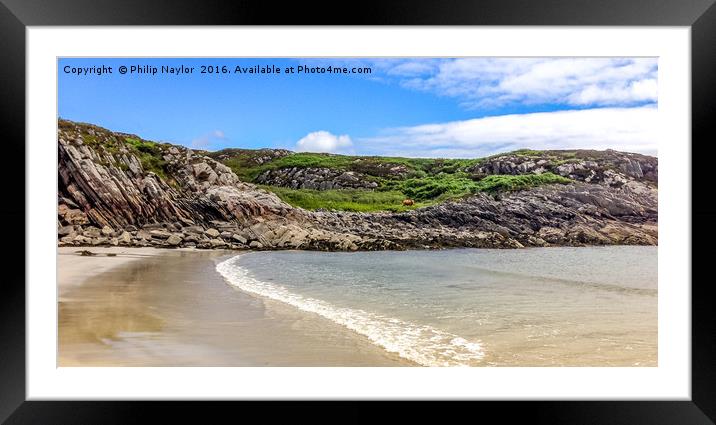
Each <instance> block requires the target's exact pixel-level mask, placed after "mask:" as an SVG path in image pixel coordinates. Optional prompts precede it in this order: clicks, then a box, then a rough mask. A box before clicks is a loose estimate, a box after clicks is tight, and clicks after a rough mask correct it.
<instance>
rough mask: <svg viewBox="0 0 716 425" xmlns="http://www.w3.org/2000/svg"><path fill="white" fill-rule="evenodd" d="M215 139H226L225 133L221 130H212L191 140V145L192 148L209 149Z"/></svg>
mask: <svg viewBox="0 0 716 425" xmlns="http://www.w3.org/2000/svg"><path fill="white" fill-rule="evenodd" d="M217 140H226V135H225V134H224V132H223V131H221V130H213V131H210V132H208V133H206V134H203V135H201V136H199V137H197V138H196V139H193V140H192V141H191V147H192V148H194V149H209V148H210V147H211V145H212V144H213V143H214V142H216V141H217Z"/></svg>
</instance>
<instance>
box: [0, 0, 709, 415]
mask: <svg viewBox="0 0 716 425" xmlns="http://www.w3.org/2000/svg"><path fill="white" fill-rule="evenodd" d="M317 10H320V13H318V12H317ZM266 24H269V25H286V24H290V25H295V24H312V25H314V24H315V25H319V24H331V25H567V26H583V25H586V26H686V27H690V28H691V42H692V46H691V60H692V64H691V65H692V111H691V112H692V145H691V149H692V175H691V179H692V197H691V199H692V205H691V211H692V221H691V225H692V228H695V229H696V230H697V231H696V232H692V252H691V254H692V256H691V258H692V281H693V284H692V286H691V294H692V347H691V349H692V364H691V367H692V376H691V383H692V392H691V400H688V401H670V400H664V401H559V402H552V401H531V402H494V401H493V402H477V403H479V406H477V408H478V409H480V416H482V417H485V418H489V417H499V418H501V421H505V422H509V421H511V420H514V419H517V418H522V419H526V418H529V421H530V422H537V423H539V422H547V423H552V424H554V423H569V424H580V423H590V424H595V423H610V424H620V423H624V424H641V423H644V424H709V423H714V421H716V326H714V325H715V324H716V312H715V309H714V307H713V306H712V304H713V303H714V302H715V301H716V299H715V298H714V297H713V294H714V291H713V289H712V287H713V283H712V280H713V279H709V273H708V269H707V266H706V264H708V263H707V262H706V261H698V260H699V259H702V260H706V259H707V258H709V257H711V255H710V254H711V252H712V251H713V249H711V248H710V247H709V245H710V244H711V243H712V242H711V241H712V240H713V239H714V237H715V236H716V231H715V230H714V226H713V224H712V223H713V222H714V221H715V219H716V206H713V205H714V203H713V202H711V200H710V198H711V193H712V190H713V189H712V188H713V180H712V176H711V173H712V172H713V171H712V168H713V166H712V165H711V164H710V162H711V161H712V158H716V156H714V155H712V152H713V151H714V144H716V137H714V136H715V135H714V131H713V130H712V129H711V128H710V126H709V124H710V123H711V121H713V120H714V118H716V61H714V58H716V6H715V5H714V0H690V1H679V0H661V1H658V0H608V1H593V0H592V1H588V0H543V1H529V0H490V1H459V2H450V3H447V2H445V3H442V2H433V3H428V2H424V1H422V2H416V1H394V2H390V3H388V2H377V1H364V2H355V3H353V2H344V3H342V4H341V5H340V7H335V8H327V7H322V6H316V7H313V6H311V5H310V4H307V3H305V2H291V3H286V4H282V5H281V6H277V5H275V4H273V3H271V2H268V1H263V2H261V1H235V2H231V3H229V2H226V3H224V2H219V1H202V2H193V1H187V0H175V1H171V2H165V1H153V2H150V1H147V0H125V1H121V2H119V1H116V0H115V1H110V0H75V1H51V0H44V1H43V0H0V46H1V47H0V52H1V53H2V56H0V58H1V59H0V84H1V86H0V87H2V91H1V92H0V93H1V94H0V104H1V105H2V114H0V123H1V125H0V132H1V133H0V134H2V135H3V136H4V137H3V139H2V142H3V151H2V152H3V154H4V157H3V159H4V161H3V162H4V164H3V167H2V169H3V171H5V173H4V174H5V175H6V176H7V177H6V184H4V185H2V193H3V195H4V199H3V202H2V206H0V215H1V218H2V223H3V224H4V227H5V229H3V230H4V232H3V234H4V236H5V237H6V241H7V242H6V244H5V245H6V246H11V249H10V250H9V252H7V253H6V254H5V257H4V258H5V260H6V261H5V262H4V263H5V264H6V266H5V270H4V276H5V277H4V278H3V279H2V285H1V288H2V292H0V306H1V307H0V317H1V318H0V421H7V423H53V424H57V423H135V422H140V421H142V419H145V418H146V419H150V418H151V416H150V415H149V413H150V412H151V413H159V414H162V415H166V416H165V419H168V418H169V417H176V416H180V417H183V418H184V419H188V418H190V417H191V414H193V413H195V411H196V409H201V411H202V412H203V413H202V416H201V417H202V422H208V421H211V418H212V417H214V418H215V417H218V416H215V415H221V414H223V413H225V412H234V413H235V406H233V403H216V402H212V403H208V402H202V403H194V402H182V403H180V402H129V401H128V402H106V401H103V402H88V401H76V402H62V401H26V400H25V399H26V396H25V394H26V391H25V390H26V384H25V382H26V381H25V354H26V353H25V269H24V266H22V267H21V264H22V265H24V264H25V255H26V253H25V229H27V228H28V226H31V225H32V223H29V222H27V221H26V218H25V213H26V211H25V196H26V193H25V171H26V170H25V162H26V161H32V158H26V157H25V106H26V103H25V71H26V69H25V49H26V44H25V41H26V37H25V34H26V32H25V30H26V27H28V26H68V25H69V26H76V25H79V26H88V25H93V26H94V25H266ZM53 95H54V94H53ZM23 158H24V161H23V160H21V159H23ZM20 223H23V224H24V226H20V225H19V224H20ZM688 283H691V282H688ZM670 284H686V282H671V283H670ZM515 403H520V405H519V406H517V405H514V404H515ZM209 404H210V405H209ZM419 406H420V407H416V408H413V409H416V412H417V413H419V414H420V413H421V412H422V411H424V410H425V405H424V404H421V405H419ZM344 409H345V410H343V413H342V415H346V414H351V419H369V418H368V415H367V413H366V412H365V411H362V410H360V408H359V407H356V406H355V405H352V406H350V407H345V408H344ZM401 410H402V409H401ZM291 412H292V415H295V418H296V419H297V418H298V417H300V416H303V414H304V413H305V414H306V415H313V414H315V412H312V409H311V405H310V404H304V405H301V406H296V407H293V408H292V410H291ZM495 414H496V415H497V416H493V415H495Z"/></svg>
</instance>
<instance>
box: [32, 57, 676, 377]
mask: <svg viewBox="0 0 716 425" xmlns="http://www.w3.org/2000/svg"><path fill="white" fill-rule="evenodd" d="M56 64H57V71H56V72H57V116H56V140H57V145H56V155H57V204H56V206H57V216H56V222H57V239H56V245H57V246H56V250H57V270H56V273H57V288H56V289H57V301H56V302H57V340H58V341H57V342H58V344H57V366H58V367H164V366H166V367H196V366H201V367H263V366H266V367H273V366H282V367H337V366H341V367H474V368H485V367H525V368H535V367H627V368H633V367H637V368H657V367H658V366H659V356H658V353H659V344H658V342H659V335H658V329H659V321H658V314H657V313H658V304H659V267H658V265H659V262H658V257H657V251H658V244H659V227H658V218H659V217H658V216H659V214H658V213H659V211H658V206H659V205H658V204H659V202H658V192H659V178H658V177H659V176H658V174H659V160H658V153H659V152H658V148H659V147H660V145H659V143H658V141H659V138H660V133H659V131H660V130H659V129H660V126H659V115H658V111H659V96H658V91H659V81H658V80H659V79H658V75H659V64H660V59H659V58H658V57H653V56H640V57H621V56H619V57H617V56H609V57H605V56H594V57H574V56H544V57H496V56H479V57H478V56H474V57H457V56H456V57H452V56H451V57H417V56H406V57H382V56H381V57H377V56H376V57H361V56H353V57H319V56H305V57H89V56H83V57H74V56H64V57H62V56H61V57H57V59H56ZM50 118H51V117H50ZM48 138H51V136H49V137H48ZM46 142H47V143H48V144H47V145H46V148H45V149H46V150H47V154H48V155H51V154H52V152H51V151H49V149H52V148H51V147H50V145H49V143H50V142H49V141H46ZM665 158H667V159H665V161H667V160H668V155H666V156H665ZM667 162H668V161H667ZM667 168H668V167H666V166H665V170H666V169H667ZM50 170H52V169H51V168H50ZM667 180H668V179H667ZM664 193H665V194H666V193H667V192H664ZM665 196H666V195H665ZM662 212H663V211H662ZM664 217H665V219H666V215H664ZM667 222H668V221H667ZM667 227H668V226H667ZM48 232H49V233H51V231H50V230H49V229H48Z"/></svg>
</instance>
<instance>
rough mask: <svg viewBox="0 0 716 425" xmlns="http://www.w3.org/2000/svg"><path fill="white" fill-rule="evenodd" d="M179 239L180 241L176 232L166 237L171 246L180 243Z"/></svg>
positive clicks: (180, 239) (180, 238) (179, 236)
mask: <svg viewBox="0 0 716 425" xmlns="http://www.w3.org/2000/svg"><path fill="white" fill-rule="evenodd" d="M181 241H182V237H181V235H178V234H176V233H175V234H173V235H171V236H169V238H168V239H167V243H168V244H169V245H172V246H177V245H179V244H180V243H181Z"/></svg>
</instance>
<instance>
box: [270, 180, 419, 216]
mask: <svg viewBox="0 0 716 425" xmlns="http://www.w3.org/2000/svg"><path fill="white" fill-rule="evenodd" d="M263 188H264V189H266V190H269V191H271V192H273V193H275V194H276V195H278V197H279V198H281V199H282V200H283V201H284V202H286V203H288V204H291V205H293V206H295V207H301V208H304V209H307V210H316V209H319V208H323V209H327V210H341V211H354V212H371V211H405V210H407V209H412V208H418V207H420V206H424V205H419V204H418V205H414V206H412V207H405V206H403V205H402V202H403V200H404V199H405V195H404V194H402V193H401V192H397V191H383V192H377V191H371V190H365V189H345V190H313V189H289V188H285V187H275V186H263Z"/></svg>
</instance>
